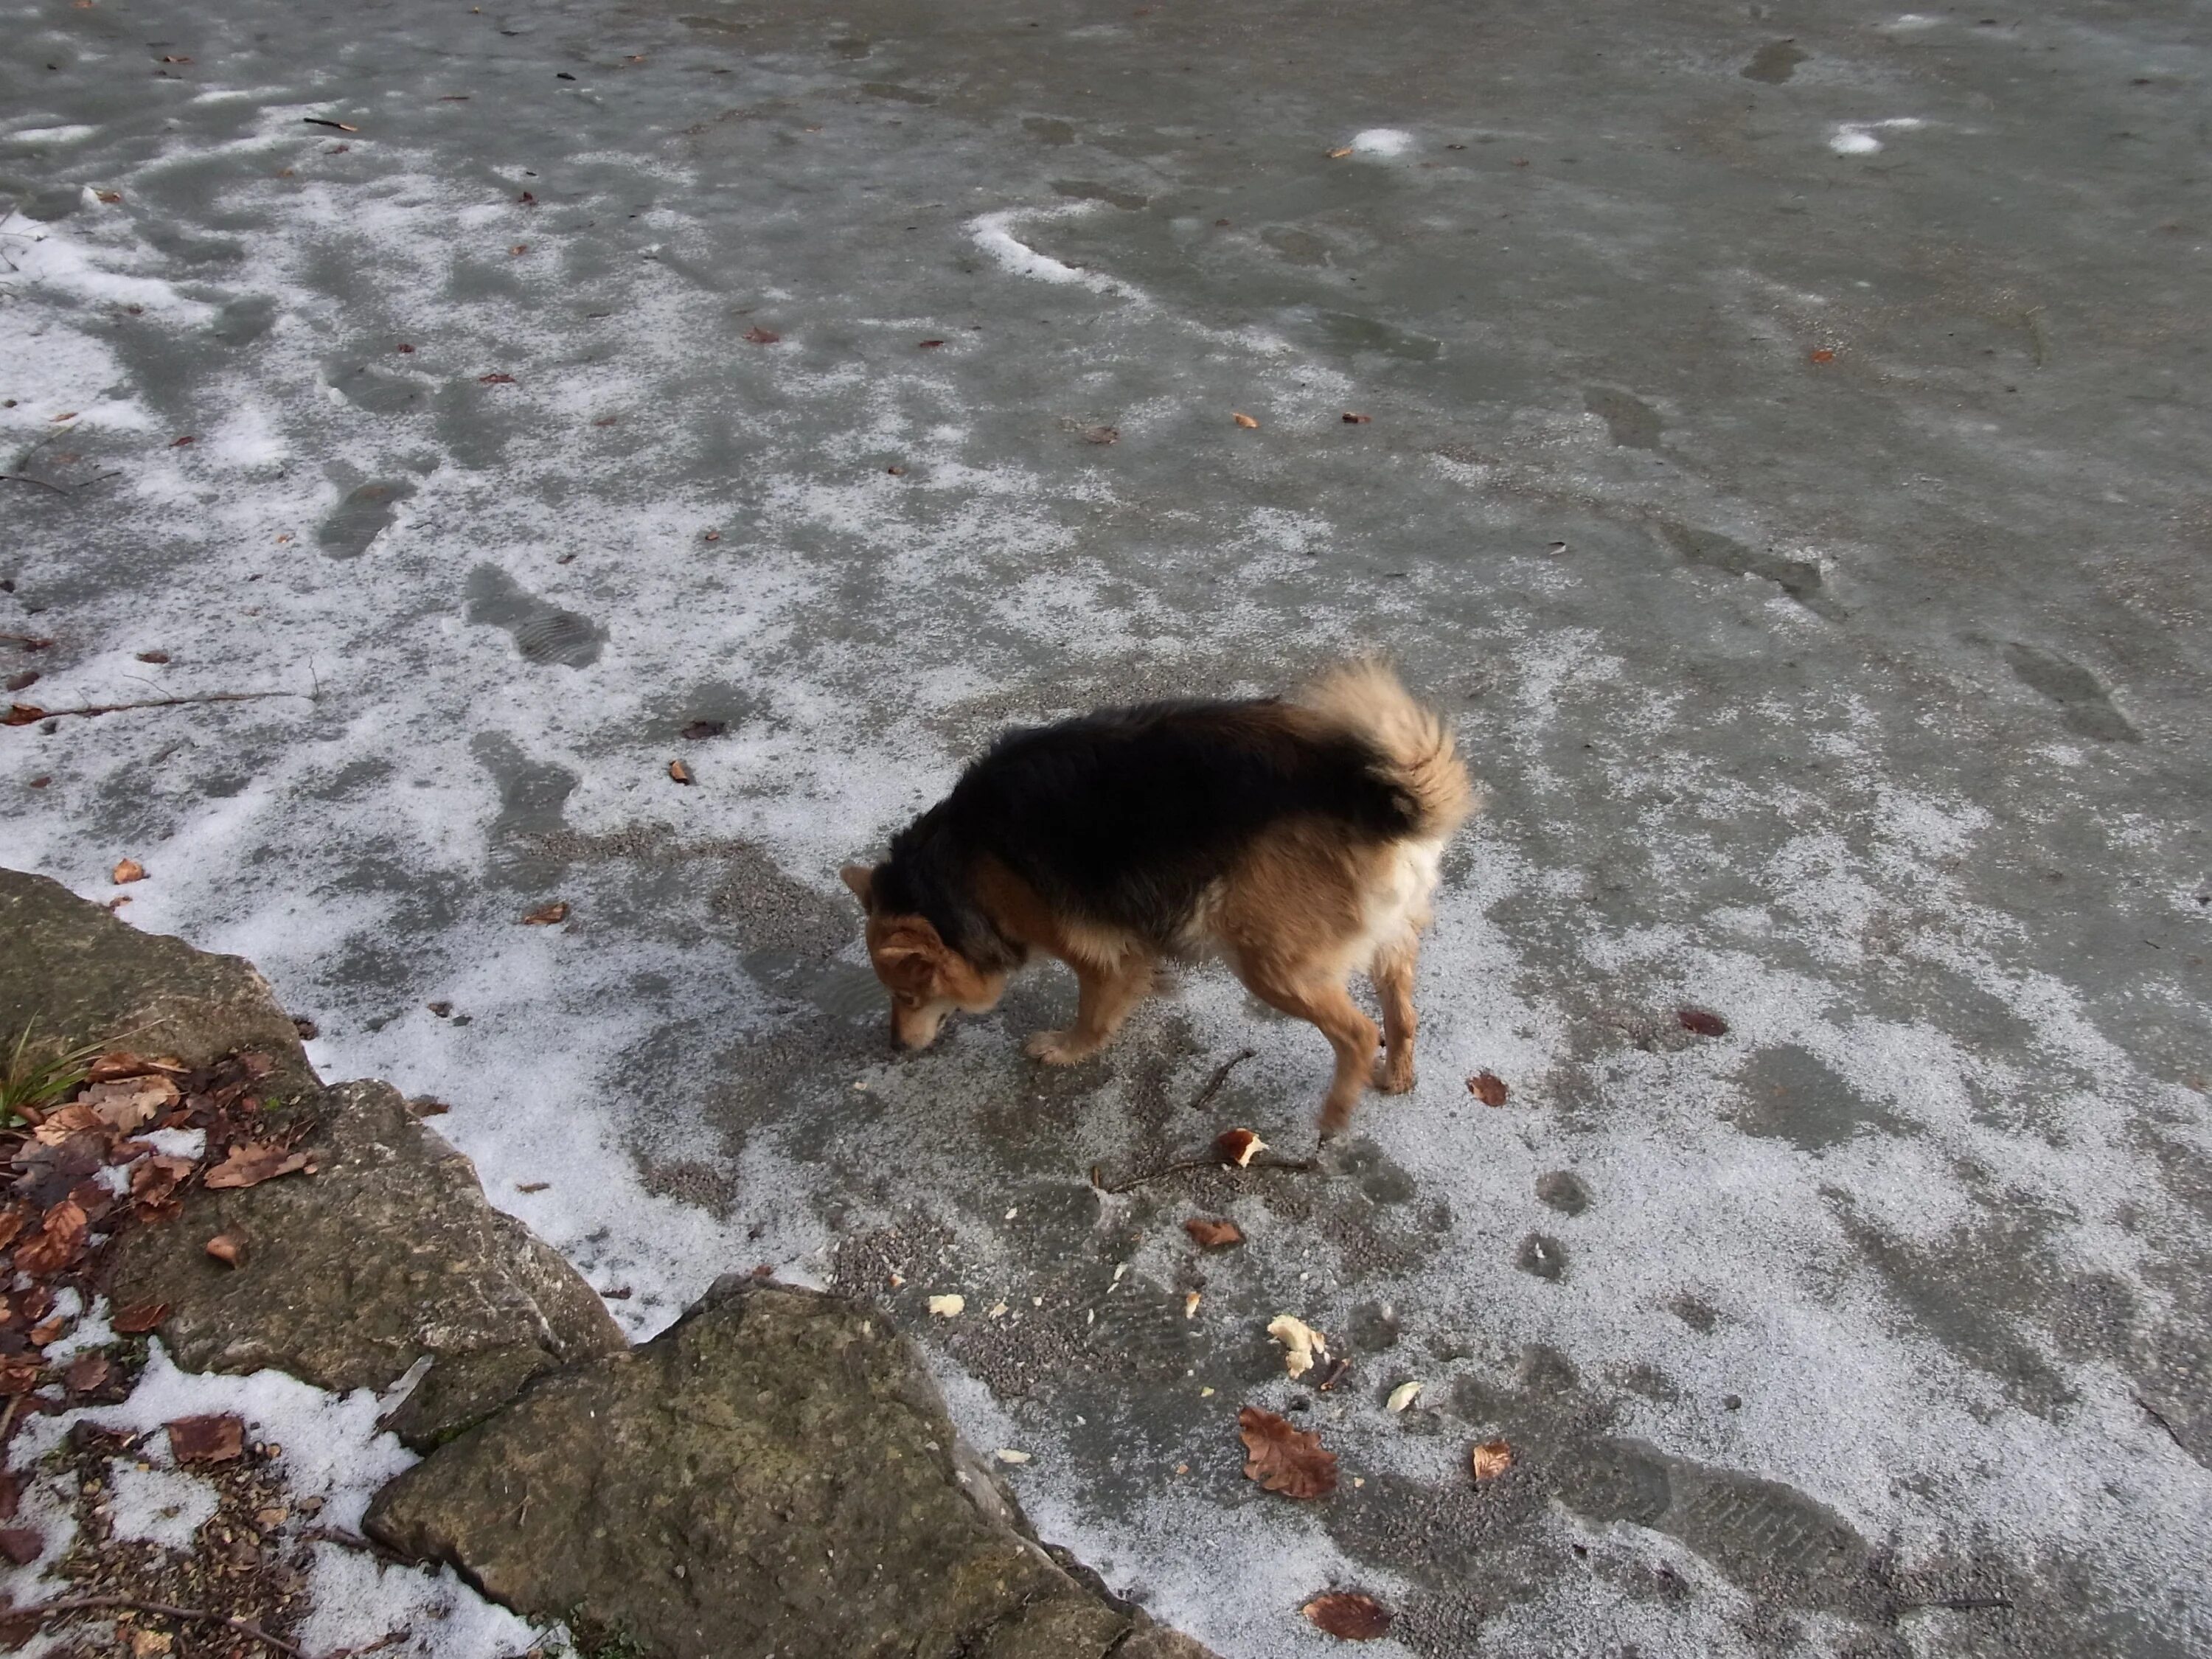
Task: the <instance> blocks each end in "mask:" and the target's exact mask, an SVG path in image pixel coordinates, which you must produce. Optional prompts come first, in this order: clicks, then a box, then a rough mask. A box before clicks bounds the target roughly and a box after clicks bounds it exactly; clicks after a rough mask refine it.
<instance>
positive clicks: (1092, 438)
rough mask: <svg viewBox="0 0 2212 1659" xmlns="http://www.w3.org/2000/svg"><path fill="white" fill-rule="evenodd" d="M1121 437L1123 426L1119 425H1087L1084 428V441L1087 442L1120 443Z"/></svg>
mask: <svg viewBox="0 0 2212 1659" xmlns="http://www.w3.org/2000/svg"><path fill="white" fill-rule="evenodd" d="M1083 441H1084V442H1085V443H1087V444H1110V443H1119V442H1120V441H1121V428H1120V427H1118V426H1086V427H1085V428H1083Z"/></svg>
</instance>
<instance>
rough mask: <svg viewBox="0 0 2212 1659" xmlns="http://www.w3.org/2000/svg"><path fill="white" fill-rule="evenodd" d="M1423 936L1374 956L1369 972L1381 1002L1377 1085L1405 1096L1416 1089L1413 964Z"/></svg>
mask: <svg viewBox="0 0 2212 1659" xmlns="http://www.w3.org/2000/svg"><path fill="white" fill-rule="evenodd" d="M1420 954H1421V937H1420V935H1419V933H1407V935H1406V936H1405V938H1403V939H1399V940H1396V941H1395V942H1393V943H1391V944H1389V945H1384V946H1383V948H1382V949H1381V950H1380V951H1376V953H1375V965H1374V967H1373V968H1372V969H1370V973H1371V974H1372V975H1373V977H1374V980H1375V993H1376V995H1377V996H1378V997H1380V998H1381V999H1382V1000H1383V1058H1382V1059H1381V1060H1379V1061H1378V1062H1376V1067H1375V1086H1376V1088H1377V1089H1380V1090H1381V1091H1383V1093H1384V1094H1386V1095H1402V1094H1404V1093H1405V1092H1406V1091H1407V1090H1408V1089H1410V1088H1412V1087H1413V1034H1414V1033H1415V1032H1416V1031H1417V1030H1419V1029H1420V1024H1421V1021H1420V1016H1419V1015H1418V1014H1416V1013H1415V1012H1413V965H1414V963H1417V962H1419V960H1420Z"/></svg>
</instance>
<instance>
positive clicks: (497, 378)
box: [477, 370, 514, 386]
mask: <svg viewBox="0 0 2212 1659" xmlns="http://www.w3.org/2000/svg"><path fill="white" fill-rule="evenodd" d="M513 384H514V376H513V375H512V374H500V373H498V372H497V371H496V370H495V371H494V372H493V373H491V374H479V375H477V385H478V386H513Z"/></svg>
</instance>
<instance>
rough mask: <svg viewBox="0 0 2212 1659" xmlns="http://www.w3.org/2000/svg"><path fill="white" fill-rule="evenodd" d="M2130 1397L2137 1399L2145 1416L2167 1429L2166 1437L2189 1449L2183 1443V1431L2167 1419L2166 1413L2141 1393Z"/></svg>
mask: <svg viewBox="0 0 2212 1659" xmlns="http://www.w3.org/2000/svg"><path fill="white" fill-rule="evenodd" d="M2130 1397H2131V1398H2132V1399H2133V1400H2134V1401H2135V1402H2136V1405H2138V1406H2140V1407H2142V1414H2143V1415H2144V1416H2145V1417H2148V1419H2150V1420H2151V1421H2152V1422H2154V1423H2155V1424H2157V1425H2159V1427H2160V1428H2161V1429H2164V1430H2165V1431H2166V1438H2167V1439H2169V1440H2171V1441H2172V1442H2173V1443H2174V1444H2175V1445H2177V1446H2181V1449H2182V1450H2184V1451H2187V1450H2188V1449H2189V1448H2188V1447H2186V1446H2182V1445H2181V1431H2179V1429H2177V1428H2175V1427H2174V1426H2173V1425H2172V1423H2170V1422H2168V1421H2167V1420H2166V1413H2163V1412H2161V1411H2160V1410H2159V1409H2158V1408H2157V1407H2155V1406H2154V1405H2152V1404H2151V1403H2150V1401H2148V1400H2146V1399H2144V1398H2143V1397H2142V1395H2139V1394H2138V1395H2131V1396H2130Z"/></svg>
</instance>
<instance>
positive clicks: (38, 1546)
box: [0, 1527, 46, 1616]
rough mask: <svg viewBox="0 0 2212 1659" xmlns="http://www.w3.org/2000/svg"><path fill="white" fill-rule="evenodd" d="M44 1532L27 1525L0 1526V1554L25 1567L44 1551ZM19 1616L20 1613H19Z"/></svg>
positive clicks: (16, 1564)
mask: <svg viewBox="0 0 2212 1659" xmlns="http://www.w3.org/2000/svg"><path fill="white" fill-rule="evenodd" d="M45 1553H46V1534H43V1533H40V1532H38V1531H36V1530H34V1529H33V1528H29V1527H6V1528H0V1556H4V1557H5V1558H6V1559H8V1561H9V1563H10V1564H11V1565H15V1566H18V1567H27V1566H29V1565H31V1563H32V1562H33V1561H35V1560H37V1559H39V1558H40V1556H41V1555H43V1554H45ZM19 1616H20V1615H19Z"/></svg>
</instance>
